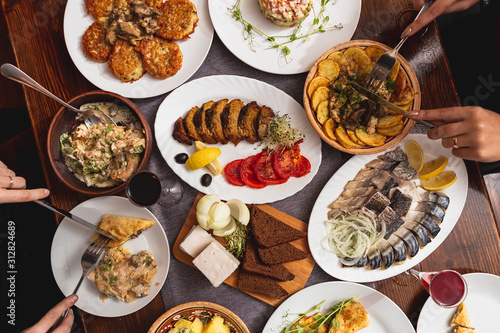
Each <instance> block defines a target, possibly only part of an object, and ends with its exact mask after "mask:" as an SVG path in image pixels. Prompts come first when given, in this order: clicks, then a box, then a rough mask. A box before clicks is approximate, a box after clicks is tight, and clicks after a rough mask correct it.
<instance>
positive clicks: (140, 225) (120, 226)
mask: <svg viewBox="0 0 500 333" xmlns="http://www.w3.org/2000/svg"><path fill="white" fill-rule="evenodd" d="M154 224H155V222H154V221H149V220H142V219H138V218H134V217H125V216H118V215H110V214H105V215H103V217H102V221H101V222H99V227H101V228H102V229H104V230H106V231H107V232H109V233H110V234H111V235H113V236H115V237H116V239H118V241H111V242H109V244H108V247H117V246H120V245H122V244H123V243H125V242H126V241H128V240H129V239H134V238H137V237H138V236H139V235H140V234H141V233H142V232H143V231H144V230H146V229H148V228H151V227H152V226H153V225H154ZM98 237H99V234H98V233H96V234H95V235H94V236H93V237H92V239H91V241H94V240H96V239H97V238H98Z"/></svg>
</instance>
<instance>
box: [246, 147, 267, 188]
mask: <svg viewBox="0 0 500 333" xmlns="http://www.w3.org/2000/svg"><path fill="white" fill-rule="evenodd" d="M261 154H262V153H259V154H257V155H252V156H250V157H247V158H245V159H244V160H243V161H242V162H241V166H240V176H241V180H242V181H243V182H244V183H245V184H246V185H248V186H250V187H252V188H264V187H266V186H267V185H266V184H263V183H262V182H260V180H259V179H258V178H257V175H256V174H255V171H254V169H253V167H252V166H253V164H254V162H255V161H256V160H258V159H259V158H260V155H261Z"/></svg>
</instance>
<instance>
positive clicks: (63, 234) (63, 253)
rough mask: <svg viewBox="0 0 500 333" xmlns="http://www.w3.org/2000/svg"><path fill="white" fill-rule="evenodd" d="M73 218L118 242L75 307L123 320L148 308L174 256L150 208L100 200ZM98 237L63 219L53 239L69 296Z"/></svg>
mask: <svg viewBox="0 0 500 333" xmlns="http://www.w3.org/2000/svg"><path fill="white" fill-rule="evenodd" d="M71 213H72V214H74V215H76V216H79V217H81V218H83V219H85V220H87V221H89V222H90V223H93V224H97V225H99V226H100V227H101V228H102V229H104V230H106V231H107V232H109V233H111V234H112V235H113V236H114V237H115V238H117V239H118V241H111V242H110V244H109V245H108V251H107V252H106V254H105V255H104V257H103V259H102V260H101V261H100V263H99V264H98V265H97V267H96V268H95V269H94V270H93V271H92V272H90V273H89V274H88V277H87V278H85V279H84V280H83V282H82V284H81V286H80V289H79V290H78V296H79V299H78V302H77V303H76V306H77V307H78V308H79V309H81V310H83V311H85V312H87V313H90V314H93V315H96V316H100V317H119V316H124V315H127V314H130V313H132V312H135V311H138V310H139V309H141V308H142V307H144V306H146V305H147V304H148V303H149V302H150V301H151V300H152V299H153V298H154V297H155V296H156V295H157V294H158V292H159V291H160V289H161V287H162V286H163V283H164V282H165V279H166V278H167V273H168V268H169V265H170V250H169V245H168V240H167V237H166V235H165V232H164V230H163V228H162V227H161V225H160V223H159V221H158V220H157V219H156V217H155V216H154V215H153V214H152V213H151V212H150V211H149V210H147V209H146V208H141V207H137V206H134V205H133V204H131V203H130V202H129V201H128V199H126V198H123V197H116V196H108V197H97V198H92V199H89V200H87V201H84V202H82V203H81V204H79V205H77V206H76V207H75V208H73V209H72V210H71ZM96 237H97V234H95V232H94V231H92V230H90V229H87V228H85V227H83V226H81V225H79V224H76V223H74V222H73V221H71V220H69V219H68V218H64V219H63V220H62V221H61V223H60V224H59V227H58V228H57V230H56V233H55V235H54V240H53V242H52V249H51V260H50V261H51V265H52V272H53V274H54V278H55V280H56V283H57V285H58V286H59V289H61V291H62V293H63V294H64V295H65V296H68V295H70V294H71V293H72V292H73V290H74V289H75V287H76V284H77V282H78V281H79V279H80V277H81V275H82V267H81V265H80V261H81V257H82V254H83V253H84V251H85V249H86V248H87V247H88V246H89V244H90V242H91V240H92V239H94V238H96Z"/></svg>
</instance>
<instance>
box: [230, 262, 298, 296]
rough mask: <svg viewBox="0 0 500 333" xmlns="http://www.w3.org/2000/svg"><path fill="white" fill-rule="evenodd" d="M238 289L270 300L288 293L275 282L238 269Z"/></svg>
mask: <svg viewBox="0 0 500 333" xmlns="http://www.w3.org/2000/svg"><path fill="white" fill-rule="evenodd" d="M238 288H239V289H240V290H243V291H249V292H253V293H259V294H264V295H267V296H269V297H272V298H276V299H280V298H283V297H286V296H288V295H289V294H290V293H289V292H288V291H286V290H285V289H284V288H283V287H282V286H280V285H279V284H278V282H276V280H274V279H271V278H268V277H265V276H262V275H259V274H253V273H248V272H246V271H244V270H242V269H240V271H239V274H238Z"/></svg>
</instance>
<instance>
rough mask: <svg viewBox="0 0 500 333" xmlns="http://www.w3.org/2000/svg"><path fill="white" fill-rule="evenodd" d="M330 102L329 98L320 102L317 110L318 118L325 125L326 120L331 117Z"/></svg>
mask: <svg viewBox="0 0 500 333" xmlns="http://www.w3.org/2000/svg"><path fill="white" fill-rule="evenodd" d="M328 104H330V102H329V101H328V99H325V100H324V101H321V102H320V103H319V104H318V109H317V110H316V119H318V121H319V123H320V124H321V125H323V124H324V123H325V121H326V120H327V119H328V118H329V117H330V110H329V108H328Z"/></svg>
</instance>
